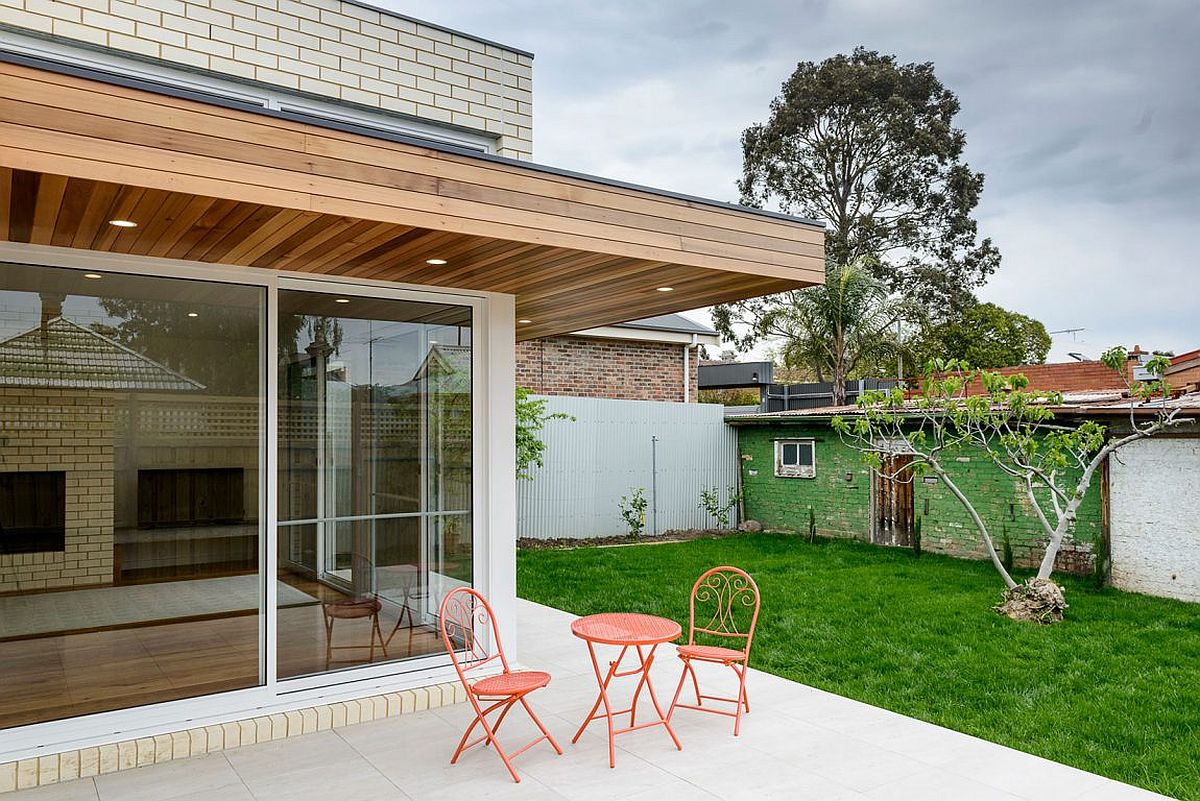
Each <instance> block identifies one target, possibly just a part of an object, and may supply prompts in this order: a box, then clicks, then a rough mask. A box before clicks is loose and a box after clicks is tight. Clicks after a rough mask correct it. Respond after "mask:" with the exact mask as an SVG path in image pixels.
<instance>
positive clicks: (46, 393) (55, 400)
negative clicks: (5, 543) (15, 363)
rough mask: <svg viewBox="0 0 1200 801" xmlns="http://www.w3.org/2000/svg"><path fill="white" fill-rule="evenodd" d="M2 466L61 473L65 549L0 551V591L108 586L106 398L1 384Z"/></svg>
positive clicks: (109, 440)
mask: <svg viewBox="0 0 1200 801" xmlns="http://www.w3.org/2000/svg"><path fill="white" fill-rule="evenodd" d="M0 471H5V472H24V471H29V472H37V471H63V472H65V473H66V492H67V497H66V549H65V550H63V551H55V552H48V553H27V554H10V555H0V592H18V591H27V590H41V589H50V588H55V587H72V586H77V585H88V584H108V583H111V582H112V575H113V403H112V397H111V395H105V394H101V393H96V394H89V393H86V392H78V391H72V390H61V389H29V388H24V387H9V388H3V389H0Z"/></svg>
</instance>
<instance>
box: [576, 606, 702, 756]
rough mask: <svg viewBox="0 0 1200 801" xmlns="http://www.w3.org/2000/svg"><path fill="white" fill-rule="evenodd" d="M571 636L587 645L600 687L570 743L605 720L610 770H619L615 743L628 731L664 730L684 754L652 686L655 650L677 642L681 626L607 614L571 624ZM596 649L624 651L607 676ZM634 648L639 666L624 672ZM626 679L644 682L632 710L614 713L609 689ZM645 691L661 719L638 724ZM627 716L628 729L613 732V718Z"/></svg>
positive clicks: (662, 620) (659, 619)
mask: <svg viewBox="0 0 1200 801" xmlns="http://www.w3.org/2000/svg"><path fill="white" fill-rule="evenodd" d="M571 633H572V634H574V635H575V636H576V637H578V638H579V639H581V640H583V641H584V642H586V643H587V647H588V654H589V655H590V656H591V657H592V669H593V670H594V671H596V681H597V682H599V684H600V695H598V696H597V697H596V703H594V704H592V710H591V711H590V712H588V714H587V717H586V718H585V719H584V721H583V723H582V724H581V725H580V726H579V731H577V732H575V736H574V737H573V738H571V742H572V743H577V742H579V738H580V737H581V736H583V732H584V730H585V729H587V727H588V724H590V723H591V722H592V721H593V720H599V719H600V718H604V719H605V720H606V721H607V722H608V766H609V767H610V768H615V767H616V766H617V752H616V747H615V745H614V744H613V741H614V739H615V738H616V736H617V735H618V734H624V733H625V732H627V731H635V730H637V729H645V728H648V727H650V726H662V727H663V728H665V729H666V730H667V734H669V735H671V740H672V741H673V742H674V743H675V747H676V748H678V749H679V750H680V751H682V750H683V746H681V745H680V744H679V738H678V737H676V736H675V732H674V731H673V730H672V729H671V724H670V723H668V722H667V717H666V715H664V714H663V711H662V707H661V706H659V704H658V696H656V695H655V694H654V685H653V684H651V682H650V666H651V665H653V664H654V649H655V648H657V647H658V646H659V645H660V644H662V643H664V642H670V641H671V640H674V639H676V638H678V637H679V635H680V634H682V633H683V630H682V629H681V628H680V626H679V624H678V623H676V622H675V621H674V620H667V619H666V618H662V617H655V616H654V615H639V614H634V613H631V612H606V613H604V614H600V615H588V616H587V617H581V618H579V619H578V620H576V621H575V622H573V623H572V624H571ZM597 645H614V646H617V647H619V648H620V649H621V652H620V653H619V654H618V655H617V658H616V659H614V660H612V661H610V662H609V663H608V670H607V672H604V673H601V671H600V660H599V659H597V658H596V646H597ZM631 648H632V649H633V650H634V653H636V654H637V657H638V666H637V667H636V668H632V669H630V670H621V669H620V668H621V660H623V659H624V658H625V654H627V653H629V650H630V649H631ZM623 676H640V677H641V678H639V679H638V683H637V689H635V690H634V691H633V703H631V704H630V705H629V708H628V709H617V710H614V709H613V708H612V703H611V701H610V700H609V697H608V685H609V684H610V683H611V682H612V680H613V679H614V678H620V677H623ZM643 688H645V690H646V693H647V694H648V695H649V696H650V703H651V704H652V705H653V706H654V712H655V714H657V715H658V717H657V718H656V719H654V720H648V721H646V722H644V723H638V722H637V704H638V698H639V696H641V694H642V689H643ZM601 704H603V705H604V711H603V712H599V711H598V710H599V709H600V705H601ZM625 714H628V715H629V725H628V726H626V727H625V728H623V729H618V728H614V727H613V716H614V715H625Z"/></svg>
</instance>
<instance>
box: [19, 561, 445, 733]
mask: <svg viewBox="0 0 1200 801" xmlns="http://www.w3.org/2000/svg"><path fill="white" fill-rule="evenodd" d="M280 578H281V579H282V580H286V581H287V582H288V583H289V584H292V585H293V586H295V587H296V588H297V589H300V590H302V591H304V592H307V593H308V594H310V595H313V596H315V597H324V598H327V599H334V598H338V597H342V596H341V595H340V593H337V592H336V591H335V590H331V589H330V588H328V587H325V586H324V585H320V584H318V583H317V582H314V581H309V580H304V579H301V578H299V577H295V576H286V577H285V576H282V575H281V576H280ZM399 612H400V609H399V608H398V607H396V606H395V605H393V604H389V603H385V604H384V608H383V612H382V613H381V614H380V621H379V624H380V628H381V629H382V631H383V634H384V636H385V637H386V636H387V635H388V634H389V633H390V632H391V631H392V629H393V627H394V626H395V625H396V621H397V619H398V617H399ZM413 635H414V636H413V640H412V649H411V652H410V651H409V649H408V628H407V625H406V626H402V627H401V628H400V630H399V631H397V632H396V634H395V637H394V638H393V639H392V644H391V646H389V648H388V658H389V659H404V658H405V657H407V656H410V655H413V656H415V655H421V654H428V653H436V652H438V651H440V650H441V642H440V640H439V639H438V638H437V636H436V634H435V632H433V631H432V630H430V629H424V628H418V629H415V630H414V632H413ZM369 643H370V621H369V619H368V620H339V621H337V622H336V624H335V626H334V644H335V645H355V644H362V645H367V644H369ZM368 656H369V651H368V649H367V648H362V649H357V650H353V651H338V652H336V653H335V658H336V659H337V660H339V661H338V662H337V663H336V664H335V665H333V667H334V668H335V669H344V668H350V667H354V666H355V665H361V664H366V663H367V662H368V661H369V660H368ZM384 659H385V657H384V656H383V654H382V652H381V651H380V650H379V649H378V647H377V648H376V651H375V660H374V661H375V662H381V661H384ZM341 660H345V661H341ZM278 665H279V675H280V677H281V678H283V677H292V676H303V675H308V674H312V673H320V672H323V671H324V670H325V627H324V619H323V615H322V613H321V607H320V605H317V604H313V605H310V606H298V607H290V608H285V609H281V610H280V612H279V648H278ZM258 682H259V616H258V615H256V614H252V615H237V616H232V617H223V618H216V619H209V620H196V621H185V622H178V623H168V624H163V625H153V626H139V627H131V628H122V629H111V630H103V631H93V632H87V633H82V634H68V635H63V636H52V637H40V638H36V639H28V640H17V641H8V642H3V643H0V728H8V727H11V726H20V725H24V724H28V723H36V722H42V721H48V720H57V719H60V718H65V717H74V716H77V715H86V714H91V713H95V712H104V711H107V710H111V709H121V708H125V707H131V706H139V705H144V704H153V703H159V702H162V701H171V700H176V699H180V698H190V697H194V696H198V695H207V694H210V693H216V692H223V691H227V690H234V689H240V688H244V687H253V686H255V685H256V684H258Z"/></svg>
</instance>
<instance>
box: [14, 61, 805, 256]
mask: <svg viewBox="0 0 1200 801" xmlns="http://www.w3.org/2000/svg"><path fill="white" fill-rule="evenodd" d="M0 77H2V78H3V79H5V80H6V83H7V84H8V85H7V86H6V87H5V88H6V89H7V90H8V91H7V93H8V94H9V95H10V96H12V97H13V98H14V99H15V100H20V101H24V102H27V103H29V102H32V103H39V102H44V99H45V97H46V93H47V92H46V88H45V82H44V81H39V79H38V76H37V74H36V73H33V74H32V75H31V74H28V73H26V74H17V75H5V76H0ZM68 83H69V82H63V81H58V82H56V83H55V85H54V86H53V89H55V90H56V91H58V92H72V93H73V97H72V98H71V101H70V102H67V103H61V104H60V106H61V107H62V108H65V109H72V110H77V111H84V112H87V113H90V114H93V115H102V116H108V117H113V118H116V119H120V120H129V121H131V122H138V123H140V124H142V125H148V126H153V125H164V124H170V125H171V126H172V127H174V128H178V129H179V130H182V131H204V130H208V129H209V128H211V127H212V126H211V122H212V120H211V114H209V113H208V112H207V111H206V110H204V109H203V108H200V109H197V108H196V107H195V104H194V103H192V104H189V103H188V102H187V101H179V100H177V99H174V98H163V97H161V96H153V95H151V96H147V95H146V94H145V93H136V92H132V91H131V90H122V89H119V88H114V87H106V86H104V85H96V84H94V83H89V85H88V86H86V87H85V86H80V85H74V86H71V85H65V84H68ZM89 90H90V91H89ZM131 95H135V96H136V97H137V98H138V99H137V100H133V99H131ZM223 116H224V119H223V121H222V127H221V129H219V130H218V131H217V132H216V133H219V134H221V135H222V136H224V137H225V138H227V139H228V140H229V141H231V142H235V143H237V144H238V145H239V146H240V147H245V145H246V143H254V145H256V146H258V145H261V146H264V147H268V148H282V149H285V150H300V149H303V150H304V151H305V152H306V153H308V154H309V155H310V156H311V157H313V158H314V159H321V158H322V157H326V156H328V157H332V158H337V159H344V158H346V156H347V154H353V157H354V160H355V161H357V162H358V163H359V164H360V165H362V166H363V167H365V168H367V169H378V170H382V169H386V168H384V167H380V166H379V165H384V164H395V163H398V162H399V161H401V160H402V161H403V162H404V163H405V164H407V165H411V168H410V169H408V170H407V172H406V174H407V175H409V176H417V175H420V176H422V177H423V178H424V179H426V180H427V181H429V180H438V181H440V182H441V184H442V185H441V187H440V189H439V191H440V192H443V193H446V194H450V195H453V196H460V194H459V192H458V190H457V188H456V187H455V185H456V184H460V185H461V186H462V188H463V189H464V190H465V191H468V192H470V191H473V190H472V189H471V187H477V186H482V187H484V188H493V189H500V190H516V191H518V192H522V193H525V194H527V195H528V196H529V197H530V198H536V199H541V200H544V201H566V202H569V203H571V204H573V205H574V206H576V207H580V206H591V207H593V208H595V209H598V210H600V211H603V212H609V211H613V210H616V211H624V212H629V213H634V214H643V215H646V216H649V217H656V218H658V219H659V220H660V221H664V222H667V223H669V224H671V225H676V226H678V228H677V229H676V230H675V231H674V233H677V234H679V235H680V236H709V235H711V234H712V233H713V232H727V233H728V235H730V236H732V239H731V240H730V241H736V242H738V243H741V244H747V245H752V246H753V245H754V244H755V243H757V246H759V247H765V248H767V249H779V248H780V247H783V248H784V249H787V247H788V246H789V245H796V246H800V247H803V246H806V245H808V246H818V247H819V246H820V245H821V241H822V237H821V233H820V231H819V230H818V229H816V228H814V227H802V226H797V225H796V224H795V223H791V222H789V221H785V220H775V219H771V218H767V217H755V216H749V215H745V214H741V215H739V214H737V213H736V211H734V210H733V209H732V208H730V209H729V210H726V209H722V208H719V207H715V206H711V205H708V204H701V203H697V202H695V201H690V200H686V199H681V198H670V199H668V198H662V197H661V196H659V197H655V198H652V199H648V198H646V197H644V196H640V195H644V194H645V193H640V194H639V193H638V192H637V190H634V189H629V188H625V187H617V186H612V185H607V184H605V185H594V184H593V185H588V184H587V182H586V181H584V180H581V179H578V178H573V177H571V176H566V175H556V174H553V173H535V174H532V175H531V174H529V171H528V170H521V169H520V168H516V167H511V166H508V165H505V164H502V163H496V164H494V165H492V168H491V169H489V170H488V171H487V172H484V173H480V171H479V170H478V168H477V165H476V164H474V163H471V162H470V161H469V160H468V159H465V158H463V157H456V156H454V155H452V154H445V153H438V152H426V151H423V150H422V149H420V148H416V147H412V146H405V145H402V144H399V143H393V142H386V141H379V140H371V139H366V138H364V137H361V136H355V135H353V134H345V133H342V132H335V131H330V132H328V135H327V136H323V137H321V138H316V139H314V138H307V137H301V136H297V129H299V128H300V127H301V126H302V124H301V123H294V122H289V121H280V120H272V119H269V118H263V117H261V116H257V117H256V116H254V115H251V114H248V113H227V114H225V115H223ZM362 175H363V177H364V179H365V180H368V181H371V182H376V181H383V182H387V180H388V179H387V178H381V177H378V176H379V175H380V174H379V173H362ZM481 178H484V179H488V178H490V179H491V180H483V181H481ZM666 200H669V201H670V202H669V203H664V201H666ZM664 206H669V207H670V212H669V213H667V214H664V211H663V209H664ZM585 213H586V212H585ZM754 237H761V239H757V240H756V239H754ZM781 240H782V242H783V243H785V244H782V245H781V244H780V242H781Z"/></svg>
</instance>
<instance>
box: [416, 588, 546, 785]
mask: <svg viewBox="0 0 1200 801" xmlns="http://www.w3.org/2000/svg"><path fill="white" fill-rule="evenodd" d="M439 618H440V620H439V626H440V628H441V632H442V642H443V643H444V644H445V646H446V650H447V651H448V652H449V653H450V659H451V660H452V661H453V662H454V669H455V670H456V671H457V672H458V678H459V680H460V681H461V682H462V683H463V687H465V688H466V690H467V698H468V699H469V700H470V702H471V706H472V707H474V709H475V720H473V721H471V725H470V726H468V727H467V730H466V731H465V732H463V736H462V739H461V740H459V741H458V748H456V749H455V750H454V756H452V757H450V764H451V765H453V764H454V763H456V762H457V761H458V758H459V756H461V755H462V752H463V751H465V750H467V749H468V748H471V747H473V746H476V745H478V744H480V743H483V744H484V745H491V746H492V747H493V748H495V749H496V753H497V754H499V755H500V759H501V760H502V761H503V762H504V767H506V768H508V772H509V773H510V774H511V775H512V777H513V781H514V782H519V781H521V777H520V776H518V775H517V771H516V770H515V769H514V768H513V766H512V760H514V759H516V758H517V757H519V756H520V755H521V754H523V753H525V752H526V751H528V750H529V749H530V748H532V747H533V746H535V745H537V744H538V743H540V742H541V741H542V740H546V741H547V742H549V743H550V745H551V746H552V747H553V748H554V750H555V751H556V752H558V754H559V755H560V756H561V755H562V749H561V748H559V747H558V743H556V742H555V741H554V738H553V737H551V736H550V732H548V731H546V727H545V726H543V725H542V722H541V721H540V720H538V717H537V715H535V714H533V710H532V709H530V707H529V702H528V701H526V700H525V696H526V695H528V694H529V693H531V692H533V691H534V690H540V689H541V688H542V687H545V686H546V685H547V684H549V683H550V674H549V673H543V672H542V671H540V670H513V669H511V668H510V667H509V666H508V659H506V658H505V656H504V649H503V648H502V647H501V645H500V636H499V631H498V630H497V627H496V618H495V616H494V615H493V613H492V607H491V606H490V605H489V604H488V602H487V600H485V599H484V597H483V596H482V595H481V594H479V593H478V592H476V591H475V590H472V589H470V588H467V587H460V588H458V589H456V590H452V591H451V592H450V593H449V594H448V595H446V597H445V598H444V599H443V600H442V607H441V613H440V615H439ZM485 632H486V634H487V635H490V637H489V636H484V633H485ZM489 639H490V640H491V644H492V646H493V647H494V648H495V653H494V654H492V655H490V656H489V655H488V640H489ZM496 661H499V662H500V666H501V668H502V670H501V672H500V673H498V674H495V675H492V676H487V677H485V678H482V679H478V680H476V681H471V680H470V679H469V678H468V674H469V673H471V672H473V671H478V670H480V669H481V668H483V667H485V666H487V665H489V664H492V663H493V662H496ZM516 704H520V705H521V706H523V707H525V711H526V712H527V713H528V714H529V717H530V719H531V720H532V721H533V722H534V725H536V726H537V727H538V729H539V730H540V731H541V732H542V735H541V736H540V737H537V738H535V739H533V740H531V741H530V742H528V743H526V744H525V745H523V746H521V747H520V748H518V749H517V750H516V751H514V752H513V753H512V754H507V753H505V752H504V749H502V748H501V747H500V741H499V740H497V739H496V733H497V732H498V731H499V730H500V724H501V723H503V722H504V718H505V716H506V715H508V712H509V710H510V709H512V708H513V707H514V706H515V705H516ZM497 710H498V711H499V712H500V714H499V716H498V717H497V718H496V721H495V723H494V724H489V723H488V720H487V716H488V715H490V714H491V713H493V712H496V711H497ZM476 726H481V727H482V728H483V731H484V734H483V736H481V737H477V738H475V739H474V740H472V741H471V742H467V738H469V737H470V736H471V732H473V731H474V730H475V727H476Z"/></svg>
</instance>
